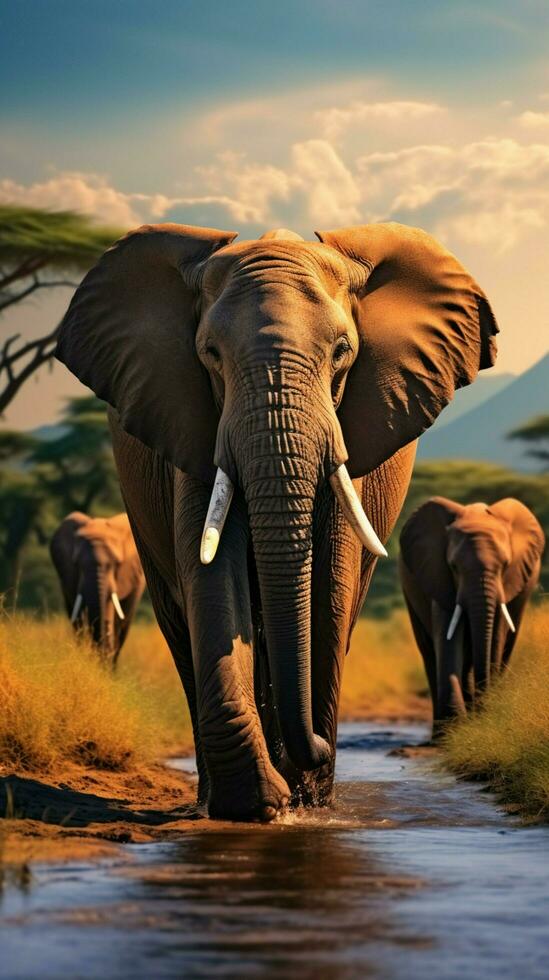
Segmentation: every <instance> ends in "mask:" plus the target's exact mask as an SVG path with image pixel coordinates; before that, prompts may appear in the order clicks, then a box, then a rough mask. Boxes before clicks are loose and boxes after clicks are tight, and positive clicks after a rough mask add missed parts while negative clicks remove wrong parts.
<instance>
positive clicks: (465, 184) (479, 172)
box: [357, 139, 549, 251]
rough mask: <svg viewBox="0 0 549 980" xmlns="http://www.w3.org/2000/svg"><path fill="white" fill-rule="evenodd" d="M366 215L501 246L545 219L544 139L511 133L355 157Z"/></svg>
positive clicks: (548, 160) (548, 164)
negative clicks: (525, 139)
mask: <svg viewBox="0 0 549 980" xmlns="http://www.w3.org/2000/svg"><path fill="white" fill-rule="evenodd" d="M357 171H358V173H359V175H360V186H361V191H362V201H363V203H364V204H365V205H367V206H368V210H369V217H370V218H378V217H385V218H387V217H396V218H398V219H400V220H404V221H407V222H409V223H417V224H423V225H425V226H426V227H428V228H429V230H431V231H433V232H434V233H436V234H438V235H439V236H440V237H442V238H444V239H445V240H447V241H448V240H456V239H457V240H460V241H465V242H474V243H477V244H483V245H486V246H490V247H492V248H495V249H496V250H498V251H504V250H506V249H509V248H511V247H512V246H513V245H515V244H516V243H517V242H518V241H519V239H520V238H521V237H522V236H523V234H525V233H527V232H528V231H529V230H530V229H533V228H542V227H544V226H545V225H547V224H548V223H549V146H548V145H545V144H528V145H524V144H521V143H518V142H517V141H516V140H512V139H501V140H484V141H478V142H474V143H469V144H465V145H464V146H458V147H451V146H439V145H436V144H435V145H432V146H428V145H425V146H416V147H409V148H407V149H405V150H401V151H397V152H392V153H372V154H369V155H367V156H364V157H361V158H360V159H359V160H358V161H357Z"/></svg>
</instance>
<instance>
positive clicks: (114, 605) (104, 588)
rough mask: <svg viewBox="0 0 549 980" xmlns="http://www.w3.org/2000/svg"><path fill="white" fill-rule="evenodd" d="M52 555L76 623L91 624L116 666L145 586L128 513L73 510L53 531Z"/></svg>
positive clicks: (107, 659) (98, 644) (103, 650)
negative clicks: (104, 514)
mask: <svg viewBox="0 0 549 980" xmlns="http://www.w3.org/2000/svg"><path fill="white" fill-rule="evenodd" d="M50 553H51V557H52V561H53V564H54V565H55V569H56V571H57V574H58V575H59V581H60V583H61V588H62V590H63V597H64V600H65V608H66V610H67V615H68V616H69V618H70V620H71V623H72V624H73V626H74V628H75V629H76V630H80V629H82V628H84V627H86V628H88V629H89V631H90V634H91V637H92V640H93V643H94V645H95V646H96V647H97V649H98V650H99V652H100V654H101V657H102V658H103V659H104V660H105V662H107V663H109V664H111V665H112V666H113V667H116V663H117V660H118V657H119V654H120V650H121V649H122V644H123V643H124V641H125V639H126V637H127V635H128V630H129V628H130V626H131V622H132V619H133V615H134V613H135V610H136V609H137V606H138V603H139V600H140V598H141V596H142V594H143V589H144V588H145V576H144V574H143V569H142V567H141V562H140V560H139V555H138V553H137V549H136V547H135V542H134V539H133V535H132V531H131V527H130V522H129V521H128V517H127V515H126V514H116V515H115V516H113V517H88V516H87V514H82V513H80V512H79V511H73V513H72V514H69V515H68V516H67V517H65V519H64V520H63V521H62V522H61V524H60V525H59V527H58V528H57V530H56V532H55V534H54V535H53V537H52V539H51V543H50Z"/></svg>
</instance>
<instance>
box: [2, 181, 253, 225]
mask: <svg viewBox="0 0 549 980" xmlns="http://www.w3.org/2000/svg"><path fill="white" fill-rule="evenodd" d="M0 202H2V203H5V204H21V205H26V206H27V207H35V208H47V209H50V210H54V211H55V210H70V211H78V212H80V213H81V214H87V215H90V216H91V217H93V218H95V219H96V220H97V221H98V222H101V223H103V224H109V225H114V226H116V225H118V226H119V227H122V228H132V227H135V226H136V225H140V224H142V223H143V222H148V221H162V220H163V219H165V218H166V215H167V214H168V212H169V211H171V210H173V209H174V208H176V207H180V208H184V207H189V208H195V207H196V206H202V207H211V206H214V207H217V208H219V209H220V210H221V211H226V212H227V213H228V214H229V215H231V217H233V218H234V219H235V220H236V221H250V220H253V209H251V208H250V206H247V205H246V202H245V201H241V200H240V199H238V198H236V199H232V198H230V197H228V196H227V195H224V194H218V195H215V194H203V195H195V196H193V195H190V196H183V197H167V196H166V195H165V194H139V193H133V194H127V193H125V192H124V191H121V190H118V189H117V188H115V187H112V186H111V185H110V184H109V181H108V178H107V177H106V176H104V175H101V174H91V173H88V174H86V173H74V172H64V173H59V174H56V175H54V176H53V177H50V178H49V179H48V180H45V181H41V182H40V181H38V182H36V183H34V184H29V185H25V184H20V183H17V181H14V180H10V179H4V180H0Z"/></svg>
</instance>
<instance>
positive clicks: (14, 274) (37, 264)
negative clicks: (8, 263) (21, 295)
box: [0, 258, 47, 290]
mask: <svg viewBox="0 0 549 980" xmlns="http://www.w3.org/2000/svg"><path fill="white" fill-rule="evenodd" d="M45 265H47V259H45V258H40V259H38V258H34V259H32V258H31V259H25V261H24V262H22V263H21V265H18V266H16V268H15V269H12V271H11V272H8V273H6V274H5V275H4V277H3V278H2V279H0V290H1V289H6V288H7V287H8V286H11V285H12V283H14V282H17V280H18V279H27V278H28V276H32V275H33V273H35V272H38V270H39V269H43V267H44V266H45Z"/></svg>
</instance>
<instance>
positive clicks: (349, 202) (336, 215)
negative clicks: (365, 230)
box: [292, 140, 360, 226]
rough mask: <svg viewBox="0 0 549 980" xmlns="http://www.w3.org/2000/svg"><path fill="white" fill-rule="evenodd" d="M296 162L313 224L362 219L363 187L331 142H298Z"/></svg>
mask: <svg viewBox="0 0 549 980" xmlns="http://www.w3.org/2000/svg"><path fill="white" fill-rule="evenodd" d="M292 162H293V165H294V168H295V175H296V178H297V180H298V181H299V184H300V186H301V188H302V189H303V192H304V196H305V197H306V200H307V211H308V216H309V219H310V221H311V223H312V224H313V225H315V226H318V225H319V224H320V225H323V224H328V225H331V224H336V225H337V224H343V225H344V224H352V223H353V222H356V221H359V220H360V190H359V188H358V186H357V184H356V182H355V180H354V178H353V176H352V174H351V172H350V170H349V169H348V168H347V167H346V166H345V164H344V163H343V161H342V160H341V159H340V157H339V156H338V154H337V153H336V151H335V150H334V148H333V146H331V145H330V143H328V142H327V141H326V140H308V141H307V142H305V143H296V144H295V146H294V147H293V148H292Z"/></svg>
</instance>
